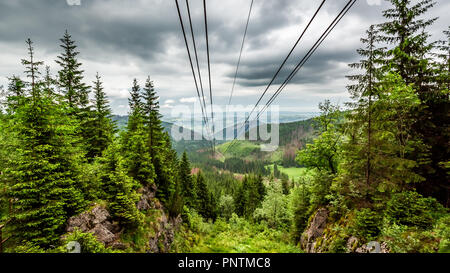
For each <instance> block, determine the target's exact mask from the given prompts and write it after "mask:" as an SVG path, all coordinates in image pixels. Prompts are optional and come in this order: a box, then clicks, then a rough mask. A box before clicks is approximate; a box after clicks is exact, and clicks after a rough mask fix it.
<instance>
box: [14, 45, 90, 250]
mask: <svg viewBox="0 0 450 273" xmlns="http://www.w3.org/2000/svg"><path fill="white" fill-rule="evenodd" d="M27 44H28V50H29V55H30V57H29V59H28V60H23V61H22V63H23V64H24V65H26V66H27V68H28V69H27V71H26V73H27V76H28V77H29V78H31V85H30V90H28V91H29V92H28V93H29V94H30V95H29V96H27V97H25V98H24V103H23V104H21V105H20V106H19V107H18V108H17V110H16V112H15V113H14V116H13V119H14V122H13V123H14V127H13V128H12V130H13V131H14V132H15V134H16V136H17V141H16V142H15V143H14V144H17V149H16V152H17V155H16V157H17V162H16V163H17V164H16V165H15V166H14V168H11V169H10V170H9V171H10V174H11V176H12V177H14V178H15V179H14V183H13V185H12V186H11V188H10V192H9V195H10V197H11V198H14V199H15V200H16V201H15V205H14V208H15V219H14V221H13V229H14V231H15V234H17V236H18V239H19V240H20V239H21V240H25V241H29V242H32V243H36V244H38V245H40V246H45V247H48V246H50V245H51V244H53V243H55V242H57V241H58V240H59V236H60V235H61V234H62V233H63V231H64V225H65V222H66V220H67V218H68V217H70V216H72V215H74V214H76V213H78V212H80V210H81V209H83V208H84V206H85V202H84V197H83V194H82V192H81V191H80V188H81V186H80V185H79V182H78V180H77V178H78V171H77V170H78V167H79V166H78V165H77V164H79V162H80V160H81V159H80V157H81V154H80V153H79V151H78V149H77V148H76V146H75V145H73V142H74V139H75V136H74V128H75V126H74V122H73V120H72V119H71V118H70V116H68V115H67V114H66V113H67V112H66V111H67V108H66V107H65V105H64V104H57V103H55V102H54V101H53V98H52V97H50V96H49V94H48V93H45V92H41V88H42V87H41V84H39V83H38V81H37V78H36V75H38V74H39V71H38V69H37V66H38V65H39V64H40V63H41V62H36V61H35V60H34V58H32V56H33V48H32V46H31V44H32V43H31V40H27Z"/></svg>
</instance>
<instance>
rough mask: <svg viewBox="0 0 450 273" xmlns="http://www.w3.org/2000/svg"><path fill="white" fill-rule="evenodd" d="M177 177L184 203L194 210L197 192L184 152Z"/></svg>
mask: <svg viewBox="0 0 450 273" xmlns="http://www.w3.org/2000/svg"><path fill="white" fill-rule="evenodd" d="M179 176H180V183H181V185H182V186H181V187H182V192H183V196H184V197H185V202H186V204H187V206H189V207H191V208H194V207H195V202H196V200H197V192H196V188H195V183H194V179H193V178H192V176H191V166H190V163H189V159H188V157H187V154H186V151H185V152H183V155H182V157H181V162H180V168H179Z"/></svg>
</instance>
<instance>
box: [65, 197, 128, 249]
mask: <svg viewBox="0 0 450 273" xmlns="http://www.w3.org/2000/svg"><path fill="white" fill-rule="evenodd" d="M75 229H79V230H80V231H82V232H90V233H92V234H94V236H95V237H96V238H97V240H98V241H99V242H101V243H103V244H105V246H107V247H110V246H111V247H116V248H120V245H121V244H120V243H119V241H118V240H119V236H120V233H121V229H120V227H119V225H118V223H116V222H112V221H111V215H110V214H109V212H108V210H107V209H106V208H105V207H103V206H100V205H95V206H94V207H93V208H92V209H91V210H89V211H86V212H83V213H81V214H79V215H76V216H73V217H71V218H69V220H68V222H67V227H66V231H67V232H73V231H74V230H75Z"/></svg>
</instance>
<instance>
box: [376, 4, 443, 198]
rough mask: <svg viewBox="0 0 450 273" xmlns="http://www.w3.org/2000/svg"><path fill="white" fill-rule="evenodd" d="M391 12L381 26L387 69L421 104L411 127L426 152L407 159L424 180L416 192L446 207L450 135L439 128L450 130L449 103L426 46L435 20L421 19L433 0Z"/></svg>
mask: <svg viewBox="0 0 450 273" xmlns="http://www.w3.org/2000/svg"><path fill="white" fill-rule="evenodd" d="M390 2H391V4H392V6H393V7H392V8H391V9H388V10H386V11H384V12H383V15H384V17H385V18H387V19H388V20H390V21H388V22H386V23H384V24H382V25H381V30H382V32H383V33H384V39H383V40H384V41H385V42H388V43H390V44H392V45H394V48H393V49H391V50H389V51H388V53H389V55H388V58H387V63H386V66H387V67H390V68H392V69H393V70H394V71H395V72H397V73H398V74H399V75H400V76H401V77H402V78H403V79H404V81H405V83H406V84H407V85H409V84H414V85H413V88H414V91H415V92H416V93H417V94H418V96H419V98H420V100H421V104H420V105H419V106H418V107H417V109H413V112H414V113H415V115H416V117H415V119H416V122H415V123H414V124H413V125H412V126H411V130H412V133H411V134H413V135H418V136H420V137H421V138H422V140H423V143H424V144H425V147H427V149H426V150H423V149H417V148H416V149H415V151H414V152H412V153H410V155H409V157H410V158H411V159H412V160H414V161H417V162H419V163H420V165H419V166H418V167H417V168H416V171H417V173H418V174H420V175H421V176H423V177H425V178H426V182H425V183H421V184H420V185H418V189H419V191H420V192H421V193H422V194H424V195H426V196H429V195H433V196H434V197H436V198H438V199H439V200H440V201H441V202H443V203H446V204H449V202H450V200H449V189H448V187H446V184H447V181H448V179H449V177H448V174H447V171H446V169H445V168H443V167H442V164H441V162H445V161H446V160H448V152H449V151H448V150H447V149H442V148H441V147H448V143H449V142H450V134H448V132H446V133H444V134H442V129H441V128H448V127H449V126H450V117H449V116H448V114H447V113H448V112H449V110H450V99H449V96H448V93H445V92H442V90H441V88H439V87H438V85H436V80H435V79H436V75H435V73H434V71H435V70H434V69H433V65H432V63H433V62H432V61H431V57H432V56H433V54H432V52H433V51H434V49H435V47H436V43H435V42H431V43H430V42H428V38H429V36H430V35H429V34H428V33H427V28H428V27H430V26H431V25H432V24H433V23H434V22H435V21H436V19H437V18H431V19H423V18H421V17H422V16H423V15H425V14H426V13H427V12H428V10H429V9H430V8H431V7H433V6H434V4H435V2H434V1H433V0H421V1H418V2H417V3H415V4H412V3H411V1H409V0H390Z"/></svg>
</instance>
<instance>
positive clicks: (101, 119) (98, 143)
mask: <svg viewBox="0 0 450 273" xmlns="http://www.w3.org/2000/svg"><path fill="white" fill-rule="evenodd" d="M93 83H94V85H93V91H94V100H93V105H94V111H93V119H92V120H91V122H90V124H89V125H90V127H91V131H92V133H91V136H90V138H89V139H88V143H89V147H88V152H87V154H86V156H87V157H88V158H95V157H98V156H101V154H102V152H103V151H104V150H105V149H106V148H107V147H108V146H109V145H110V144H111V142H112V140H113V137H114V132H115V124H114V122H113V121H112V120H111V116H112V115H111V108H110V106H109V101H108V98H107V97H106V93H105V91H103V86H102V82H101V77H100V76H99V75H98V73H97V75H96V80H95V81H94V82H93Z"/></svg>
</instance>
